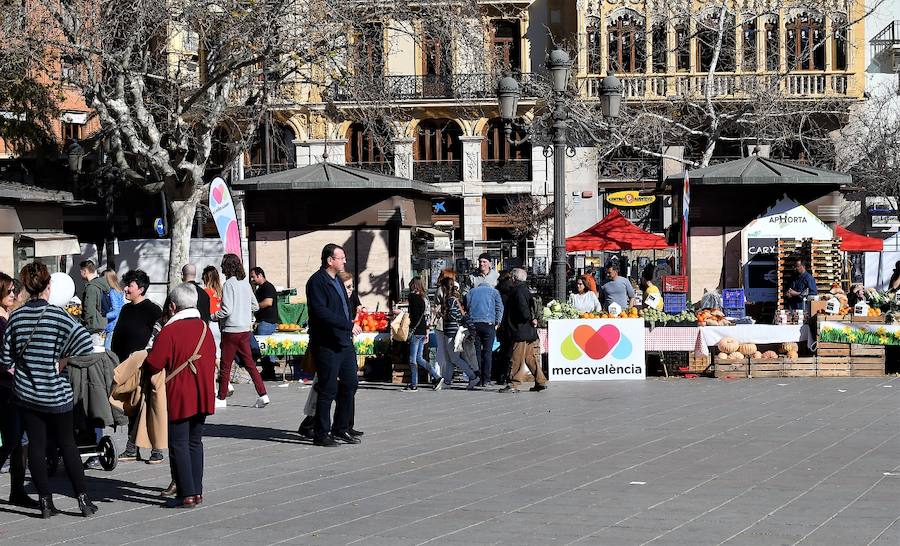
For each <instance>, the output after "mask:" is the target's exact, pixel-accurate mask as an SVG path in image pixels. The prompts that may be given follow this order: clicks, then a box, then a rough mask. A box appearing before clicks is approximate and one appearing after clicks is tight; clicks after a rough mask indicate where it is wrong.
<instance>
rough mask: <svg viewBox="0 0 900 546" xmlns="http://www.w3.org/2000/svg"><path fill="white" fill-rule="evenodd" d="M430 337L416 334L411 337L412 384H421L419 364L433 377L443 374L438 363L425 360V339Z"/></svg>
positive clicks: (410, 367) (410, 366)
mask: <svg viewBox="0 0 900 546" xmlns="http://www.w3.org/2000/svg"><path fill="white" fill-rule="evenodd" d="M427 339H428V336H426V335H424V334H423V335H418V334H414V335H413V336H411V337H410V339H409V373H410V376H412V381H411V382H410V384H411V385H412V386H413V387H415V386H417V385H418V384H419V366H421V367H422V369H423V370H425V371H426V372H428V373H430V374H431V379H437V378H439V377H440V376H441V372H440V371H438V368H437V365H436V364H432V363H431V362H429V361H427V360H425V358H424V353H425V341H426V340H427Z"/></svg>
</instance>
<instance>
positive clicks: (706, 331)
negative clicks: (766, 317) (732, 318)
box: [697, 324, 813, 355]
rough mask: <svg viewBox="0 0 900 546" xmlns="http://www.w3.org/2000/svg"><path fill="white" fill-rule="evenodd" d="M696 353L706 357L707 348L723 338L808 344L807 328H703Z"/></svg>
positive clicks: (808, 333) (800, 326)
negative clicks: (804, 342)
mask: <svg viewBox="0 0 900 546" xmlns="http://www.w3.org/2000/svg"><path fill="white" fill-rule="evenodd" d="M699 330H700V337H699V338H698V339H697V345H698V347H697V351H699V352H701V353H703V354H705V355H708V354H709V348H710V347H711V346H713V345H716V344H717V343H719V341H720V340H721V339H722V338H723V337H733V338H734V339H737V340H738V341H740V342H741V343H755V344H757V345H764V344H768V343H785V342H789V341H793V342H800V341H806V342H807V344H809V343H810V342H811V341H813V340H812V339H811V337H812V336H810V329H809V326H808V325H806V324H803V325H800V324H786V325H781V324H738V325H736V326H704V327H702V328H700V329H699Z"/></svg>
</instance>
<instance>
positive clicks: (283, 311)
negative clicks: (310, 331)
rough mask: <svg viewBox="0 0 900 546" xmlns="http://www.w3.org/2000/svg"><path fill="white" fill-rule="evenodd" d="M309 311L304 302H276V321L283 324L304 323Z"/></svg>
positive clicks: (307, 318)
mask: <svg viewBox="0 0 900 546" xmlns="http://www.w3.org/2000/svg"><path fill="white" fill-rule="evenodd" d="M307 320H309V312H308V311H307V309H306V304H305V303H288V302H287V301H279V302H278V322H280V323H283V324H306V321H307Z"/></svg>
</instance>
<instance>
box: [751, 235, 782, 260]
mask: <svg viewBox="0 0 900 546" xmlns="http://www.w3.org/2000/svg"><path fill="white" fill-rule="evenodd" d="M770 254H771V255H774V254H778V239H772V238H769V237H765V238H754V239H747V256H748V257H750V258H752V257H753V256H758V255H762V256H767V255H770Z"/></svg>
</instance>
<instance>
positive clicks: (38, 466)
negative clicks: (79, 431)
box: [21, 408, 87, 497]
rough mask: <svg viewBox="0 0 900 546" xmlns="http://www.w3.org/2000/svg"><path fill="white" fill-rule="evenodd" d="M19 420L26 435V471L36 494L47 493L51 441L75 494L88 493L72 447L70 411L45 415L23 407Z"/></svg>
mask: <svg viewBox="0 0 900 546" xmlns="http://www.w3.org/2000/svg"><path fill="white" fill-rule="evenodd" d="M21 412H22V419H23V421H24V422H25V430H26V431H27V432H28V468H30V469H31V479H32V481H34V486H35V488H37V492H38V495H40V496H42V497H46V496H48V495H49V494H50V480H49V478H48V477H47V440H48V439H51V440H52V441H53V442H54V444H55V445H56V447H57V448H58V449H59V451H60V453H61V454H62V458H63V463H64V464H65V466H66V474H67V475H68V476H69V481H70V482H71V483H72V489H74V490H75V494H76V495H81V494H82V493H86V492H87V487H86V486H85V483H84V468H82V466H81V455H79V454H78V447H77V446H76V445H75V424H74V422H73V419H72V412H71V411H67V412H64V413H46V412H42V411H35V410H32V409H29V408H22V409H21Z"/></svg>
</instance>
